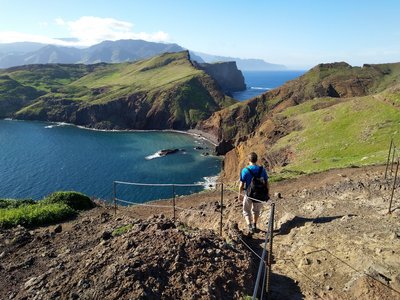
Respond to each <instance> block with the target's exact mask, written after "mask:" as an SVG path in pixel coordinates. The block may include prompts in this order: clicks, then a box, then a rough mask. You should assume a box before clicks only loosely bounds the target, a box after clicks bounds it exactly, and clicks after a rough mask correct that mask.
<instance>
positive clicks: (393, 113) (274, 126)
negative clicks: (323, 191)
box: [197, 63, 400, 179]
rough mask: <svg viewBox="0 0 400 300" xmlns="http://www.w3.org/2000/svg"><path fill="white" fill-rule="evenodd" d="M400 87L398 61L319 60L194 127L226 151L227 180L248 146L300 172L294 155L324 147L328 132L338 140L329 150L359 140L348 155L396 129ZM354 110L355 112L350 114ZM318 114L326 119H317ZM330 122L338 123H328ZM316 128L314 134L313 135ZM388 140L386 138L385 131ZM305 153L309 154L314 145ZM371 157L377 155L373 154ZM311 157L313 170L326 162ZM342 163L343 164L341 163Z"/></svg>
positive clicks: (266, 160) (271, 163)
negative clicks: (295, 76) (355, 63)
mask: <svg viewBox="0 0 400 300" xmlns="http://www.w3.org/2000/svg"><path fill="white" fill-rule="evenodd" d="M399 87H400V64H399V63H397V64H382V65H364V66H363V67H362V68H360V67H351V66H350V65H348V64H346V63H333V64H320V65H318V66H316V67H314V68H313V69H311V70H310V71H309V72H307V73H306V74H304V75H303V76H301V77H299V78H298V79H296V80H292V81H289V82H287V83H286V84H284V85H283V86H281V87H279V88H277V89H274V90H271V91H268V92H266V93H265V94H263V95H261V96H258V97H256V98H253V99H250V100H248V101H245V102H241V103H237V104H235V105H232V106H230V107H227V108H225V109H223V110H220V111H217V112H215V113H213V114H212V116H211V117H210V118H209V119H207V120H205V121H202V122H200V123H199V124H198V126H197V127H198V129H200V130H203V131H205V132H210V133H212V134H214V135H216V136H217V137H218V140H219V141H220V143H221V145H223V147H220V148H219V153H220V154H225V164H224V166H225V167H224V177H225V178H227V179H234V178H236V177H237V174H238V172H239V170H240V168H241V167H243V166H244V165H245V163H246V155H247V153H248V152H250V151H256V152H258V153H259V154H260V157H261V161H260V162H261V163H263V164H265V165H266V166H267V167H268V168H269V169H275V170H278V169H279V170H285V169H290V167H291V166H292V167H293V168H296V171H293V172H298V171H299V172H301V167H299V166H297V167H295V165H296V163H295V162H296V160H297V161H298V160H299V159H303V158H304V157H301V155H300V154H302V155H305V153H306V152H304V153H303V151H306V149H311V147H314V146H315V147H316V148H317V146H321V147H323V144H324V143H327V138H328V137H329V136H334V137H335V138H336V139H337V140H336V145H335V144H332V145H330V146H329V147H332V149H336V148H338V149H339V150H340V149H341V148H343V147H345V148H346V147H348V146H345V145H346V143H349V142H346V140H348V141H351V142H352V143H357V145H359V146H360V150H359V151H358V150H357V151H355V150H354V151H355V152H356V153H355V154H351V155H354V156H355V157H358V155H359V154H357V153H362V152H363V151H364V150H365V149H366V146H365V145H364V146H362V145H363V144H364V143H367V144H368V143H373V136H376V138H378V136H379V139H381V138H383V136H386V135H388V132H392V131H395V129H393V128H395V127H396V126H397V125H395V124H398V122H396V121H395V120H396V118H397V116H400V115H398V114H399V109H398V108H399V106H398V99H400V98H399V97H400V96H399V95H400V94H399V90H400V89H399ZM388 105H389V107H388ZM350 107H356V108H353V109H351V108H350ZM387 109H388V111H386V110H387ZM347 110H348V111H347ZM344 111H347V112H346V113H344ZM355 112H359V113H358V114H355ZM353 114H354V117H350V116H353ZM318 118H321V119H322V120H323V121H324V122H323V123H322V124H320V123H318V122H319V121H318V120H319V119H318ZM349 118H350V119H349ZM330 122H332V123H331V124H335V126H336V128H334V127H329V124H330ZM380 123H382V124H393V125H390V126H389V125H379V124H380ZM383 127H385V128H386V127H388V128H387V129H382V128H383ZM349 128H357V130H359V131H360V132H364V131H368V132H370V131H371V132H373V133H374V134H372V133H371V134H368V135H367V136H366V137H365V136H363V137H362V138H360V137H359V135H360V133H359V132H357V131H356V130H354V129H353V131H349V130H350V129H349ZM396 128H397V127H396ZM389 129H390V131H388V130H389ZM381 130H382V133H381V135H378V132H380V131H381ZM340 131H342V132H341V136H340V137H339V136H338V134H339V133H340ZM347 131H349V132H347ZM316 132H318V136H317V137H311V135H313V134H314V133H315V134H317V133H316ZM324 135H325V137H326V138H324ZM352 138H354V140H352ZM387 140H390V137H389V136H387ZM311 141H320V142H321V145H311V144H310V143H311ZM332 141H335V139H334V138H332ZM342 143H343V145H342ZM325 147H327V146H325ZM303 149H304V150H303ZM327 149H328V147H327ZM300 150H301V151H300ZM339 150H338V151H339ZM316 151H317V150H316ZM318 151H322V150H318ZM327 151H328V150H327ZM335 151H336V150H335ZM308 152H309V153H312V150H310V151H308ZM368 153H369V152H368ZM371 153H372V152H371ZM307 155H311V154H307ZM329 155H331V154H329ZM349 155H350V154H349ZM364 156H365V157H369V156H368V155H364ZM371 156H375V157H376V155H375V154H371ZM361 158H362V157H361ZM313 159H314V162H312V160H313ZM310 160H311V161H310V165H311V164H312V165H313V166H314V167H315V169H318V168H322V169H323V168H326V166H325V165H322V166H320V167H319V162H321V161H322V160H320V159H319V158H318V155H315V157H314V158H310ZM365 163H366V162H365ZM348 164H350V163H348ZM343 165H344V166H346V164H345V162H343ZM298 169H300V170H298ZM310 169H312V168H311V167H310Z"/></svg>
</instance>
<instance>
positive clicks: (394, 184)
mask: <svg viewBox="0 0 400 300" xmlns="http://www.w3.org/2000/svg"><path fill="white" fill-rule="evenodd" d="M399 162H400V161H399V159H398V158H397V166H396V173H395V175H394V182H393V188H392V196H391V197H390V203H389V214H391V213H392V201H393V195H394V190H395V189H396V180H397V173H398V171H399Z"/></svg>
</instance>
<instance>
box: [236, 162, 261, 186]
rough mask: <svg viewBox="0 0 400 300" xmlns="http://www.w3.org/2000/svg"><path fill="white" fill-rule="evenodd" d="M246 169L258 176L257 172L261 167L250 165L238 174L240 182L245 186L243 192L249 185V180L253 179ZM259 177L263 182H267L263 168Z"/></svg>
mask: <svg viewBox="0 0 400 300" xmlns="http://www.w3.org/2000/svg"><path fill="white" fill-rule="evenodd" d="M247 168H249V169H250V170H251V171H252V172H253V173H254V174H255V175H258V172H260V168H261V167H260V166H257V165H250V166H248V167H246V168H244V169H243V170H242V172H240V181H242V182H245V183H246V185H245V187H244V189H245V190H246V189H247V187H248V186H249V185H250V183H251V179H253V175H251V173H250V172H249V170H248V169H247ZM261 177H263V178H264V180H265V182H266V181H267V180H268V174H267V172H266V171H265V168H263V170H262V172H261Z"/></svg>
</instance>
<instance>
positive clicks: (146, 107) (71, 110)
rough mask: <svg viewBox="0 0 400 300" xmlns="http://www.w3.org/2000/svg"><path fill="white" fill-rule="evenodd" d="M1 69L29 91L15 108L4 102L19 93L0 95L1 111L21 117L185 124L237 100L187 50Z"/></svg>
mask: <svg viewBox="0 0 400 300" xmlns="http://www.w3.org/2000/svg"><path fill="white" fill-rule="evenodd" d="M32 68H34V69H35V71H36V72H35V74H32V71H31V70H32ZM2 73H3V74H4V75H3V77H4V76H8V78H10V80H14V81H17V82H18V84H20V85H21V86H22V87H24V88H25V89H29V91H30V93H31V94H32V95H33V96H32V97H31V98H28V99H27V101H25V102H24V103H23V104H21V105H15V106H14V107H15V108H14V110H12V109H8V110H7V111H6V110H5V107H6V105H8V104H7V103H8V102H9V101H15V102H17V101H18V99H19V98H21V97H19V96H18V95H14V96H13V97H7V98H10V99H8V102H5V101H0V110H1V111H3V112H5V113H4V117H16V118H19V119H28V120H43V121H54V122H68V123H73V124H76V125H82V126H86V127H92V128H99V129H189V128H193V127H195V126H196V124H197V123H198V122H199V121H200V120H204V119H206V118H208V117H209V116H211V114H212V113H213V112H215V111H217V110H220V109H221V108H223V107H225V106H227V105H230V104H233V103H235V100H233V99H231V98H229V97H227V96H226V95H225V94H224V93H223V91H222V90H221V89H220V88H219V85H218V84H217V83H216V81H215V80H214V79H213V78H212V77H210V76H209V75H207V74H206V73H205V72H204V71H202V70H199V69H197V68H195V67H194V66H193V65H192V63H191V61H190V59H189V54H188V52H187V51H185V52H180V53H169V54H163V55H160V56H157V57H154V58H152V59H149V60H146V61H141V62H137V63H124V64H113V65H107V64H98V65H93V66H91V67H87V66H83V65H45V66H44V67H43V68H41V67H40V66H29V67H28V66H27V67H18V68H14V69H9V70H4V71H2ZM21 74H22V75H21ZM48 75H50V76H48ZM26 78H29V79H30V80H27V79H26ZM32 78H36V80H34V79H32ZM60 82H61V83H60ZM65 82H66V84H65ZM31 90H32V91H33V92H32V91H31ZM35 93H36V94H35ZM35 96H36V97H35ZM4 97H5V96H4ZM11 98H13V99H11ZM0 100H1V99H0ZM7 107H8V106H7Z"/></svg>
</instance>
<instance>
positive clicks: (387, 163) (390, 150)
mask: <svg viewBox="0 0 400 300" xmlns="http://www.w3.org/2000/svg"><path fill="white" fill-rule="evenodd" d="M392 145H393V138H392V139H391V140H390V147H389V153H388V158H387V161H386V169H385V179H386V176H387V171H388V168H389V162H390V153H391V152H392Z"/></svg>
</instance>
